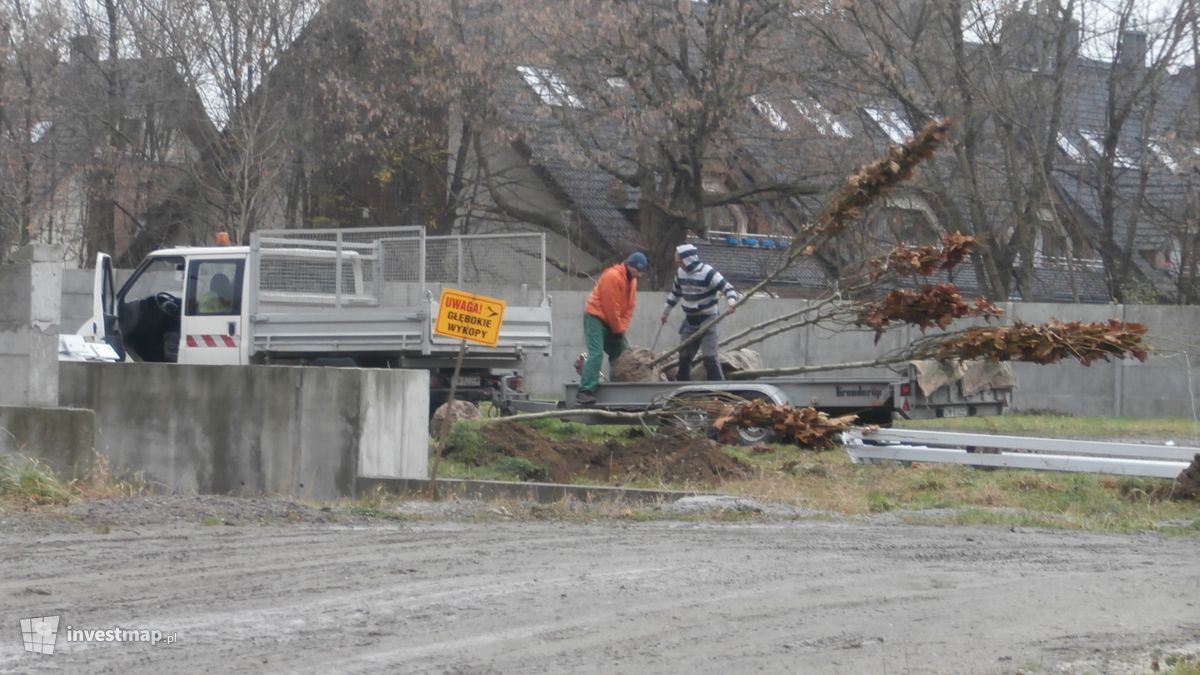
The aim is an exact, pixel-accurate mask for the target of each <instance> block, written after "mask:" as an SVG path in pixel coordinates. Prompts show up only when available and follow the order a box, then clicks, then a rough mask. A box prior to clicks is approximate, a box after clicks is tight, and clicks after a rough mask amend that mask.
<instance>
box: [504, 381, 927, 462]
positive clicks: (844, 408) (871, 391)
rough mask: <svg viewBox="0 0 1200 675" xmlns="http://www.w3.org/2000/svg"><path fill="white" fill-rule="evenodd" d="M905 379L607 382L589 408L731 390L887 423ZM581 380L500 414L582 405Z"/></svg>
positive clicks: (745, 433) (629, 408) (651, 405)
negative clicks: (550, 397)
mask: <svg viewBox="0 0 1200 675" xmlns="http://www.w3.org/2000/svg"><path fill="white" fill-rule="evenodd" d="M903 382H904V380H900V379H887V378H818V377H771V378H762V379H758V380H722V381H718V382H606V383H603V384H601V385H600V386H599V387H598V388H597V389H596V403H595V404H594V405H591V406H588V408H589V409H594V410H605V411H612V412H641V411H648V410H653V409H655V408H659V407H661V406H662V405H663V404H665V403H668V402H672V403H678V402H680V401H685V400H688V399H697V398H699V399H703V398H711V397H713V396H714V395H732V396H737V397H740V398H743V399H746V400H754V399H764V400H767V401H770V402H771V403H774V404H776V405H789V406H811V407H813V408H816V409H818V410H821V411H823V412H826V413H829V414H831V415H849V414H855V415H858V416H859V419H860V420H861V421H862V422H863V423H864V424H890V423H891V421H892V416H893V414H894V413H895V412H896V407H895V400H896V399H895V396H896V392H897V391H898V387H899V385H901V384H902V383H903ZM578 391H579V384H578V383H577V382H571V383H568V384H566V385H564V387H563V398H562V400H560V401H543V400H531V399H521V398H510V399H508V400H503V401H501V402H500V404H501V411H502V413H504V414H514V413H517V412H541V411H546V410H554V409H573V408H580V407H581V406H579V405H577V404H576V402H575V395H576V393H578ZM576 419H577V421H581V422H584V423H589V422H591V423H600V422H606V423H609V424H611V423H612V422H611V420H606V419H605V418H603V417H602V416H600V415H597V416H595V417H594V418H591V417H583V418H576ZM772 437H773V434H772V432H771V430H770V429H761V428H755V429H741V430H739V437H738V441H739V442H740V443H743V444H746V445H754V444H756V443H766V442H770V441H771V440H772Z"/></svg>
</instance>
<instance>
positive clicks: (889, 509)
mask: <svg viewBox="0 0 1200 675" xmlns="http://www.w3.org/2000/svg"><path fill="white" fill-rule="evenodd" d="M1064 420H1069V421H1070V424H1066V423H1065V422H1064ZM1168 422H1169V423H1168ZM910 424H911V423H910ZM939 424H940V426H941V428H973V429H975V430H981V431H993V432H996V433H1033V434H1042V435H1050V433H1049V432H1051V431H1056V432H1058V434H1059V435H1065V436H1082V435H1083V434H1082V433H1081V431H1082V429H1084V428H1085V427H1086V428H1088V430H1089V431H1090V432H1092V435H1093V436H1102V437H1105V436H1107V437H1136V436H1138V435H1139V434H1140V435H1142V436H1146V437H1149V436H1151V435H1157V436H1158V437H1160V438H1161V437H1163V433H1164V430H1167V431H1168V432H1169V431H1176V432H1178V431H1181V430H1184V429H1187V428H1188V427H1189V426H1190V425H1191V423H1190V422H1187V423H1186V424H1185V423H1184V421H1181V420H1169V421H1164V420H1101V419H1092V418H1066V417H1057V416H1047V415H1030V416H1008V417H998V418H996V417H993V418H969V419H951V420H940V421H936V422H935V423H930V421H928V420H926V421H922V422H921V423H920V425H921V426H924V427H927V428H928V427H935V426H939ZM970 424H974V425H975V426H974V427H969V426H965V425H970ZM531 425H532V426H534V427H535V428H536V429H537V430H538V431H540V432H541V433H542V434H544V435H545V436H547V437H549V438H551V439H556V440H564V441H566V440H571V441H585V440H590V441H593V442H605V441H607V440H610V439H616V440H618V442H620V441H623V440H628V439H630V438H631V435H634V434H637V435H640V434H643V433H645V430H643V429H642V428H640V427H627V426H619V425H615V426H589V425H583V424H579V423H575V422H568V421H563V420H555V419H545V420H538V421H535V422H531ZM480 426H481V425H480V423H479V422H462V423H459V424H456V425H455V427H454V429H453V430H452V432H451V435H450V440H449V443H448V445H447V454H446V460H445V461H444V462H443V464H442V469H441V475H443V476H446V477H455V478H465V479H476V480H502V481H530V480H545V479H546V478H545V473H544V468H543V467H540V466H538V465H537V464H535V463H533V462H531V461H529V460H527V459H521V458H513V457H505V456H503V455H501V454H500V453H499V452H498V449H497V448H496V447H494V445H493V444H492V443H491V441H489V439H488V438H487V437H486V436H485V435H484V434H483V433H481V432H480ZM1177 438H1180V439H1182V437H1181V436H1177ZM1177 442H1180V443H1182V442H1185V441H1184V440H1177ZM725 452H726V454H728V455H730V456H732V457H736V458H737V459H738V460H740V461H741V462H742V463H744V464H745V465H746V466H748V467H750V477H749V478H748V479H744V480H735V481H727V482H724V483H721V484H719V485H706V484H693V483H674V482H665V481H663V480H661V479H657V478H655V477H653V476H642V477H640V478H631V477H630V476H614V478H613V479H612V480H611V481H607V483H606V482H605V481H596V480H595V479H588V478H586V477H583V476H577V477H575V478H574V479H571V480H569V481H568V482H570V483H573V484H576V485H596V484H619V485H622V486H625V487H630V488H648V489H665V490H685V491H699V492H722V493H725V494H733V495H737V496H744V497H751V498H756V499H761V500H766V501H776V502H782V503H787V504H792V505H795V506H798V507H801V508H804V509H808V510H815V511H827V512H832V513H837V514H844V515H863V514H883V513H891V514H893V515H894V517H896V518H898V519H899V520H900V521H901V522H938V523H942V524H945V523H961V524H977V525H979V524H983V525H1018V526H1026V527H1051V528H1071V529H1085V530H1098V531H1145V530H1153V531H1158V532H1162V533H1165V534H1171V535H1175V536H1184V537H1192V538H1200V502H1195V501H1183V500H1179V499H1175V498H1173V497H1174V495H1172V494H1171V486H1172V483H1171V481H1167V480H1158V479H1149V478H1127V477H1119V476H1106V475H1095V474H1075V473H1056V472H1039V471H1026V470H1007V469H998V470H981V469H976V468H972V467H968V466H958V465H949V464H946V465H940V464H919V463H918V464H913V465H902V464H899V463H882V464H865V465H862V464H852V463H851V462H850V460H849V458H848V457H847V455H846V453H845V452H844V451H842V450H833V451H826V452H812V451H805V450H800V449H798V448H795V447H793V446H788V445H770V446H766V447H765V448H762V447H759V448H755V449H748V448H742V447H732V446H731V447H727V448H725ZM642 517H653V516H648V515H647V516H642Z"/></svg>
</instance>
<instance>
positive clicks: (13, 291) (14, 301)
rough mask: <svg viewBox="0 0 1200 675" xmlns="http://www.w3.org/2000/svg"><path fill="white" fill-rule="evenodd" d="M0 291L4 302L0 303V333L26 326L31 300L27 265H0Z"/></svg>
mask: <svg viewBox="0 0 1200 675" xmlns="http://www.w3.org/2000/svg"><path fill="white" fill-rule="evenodd" d="M0 289H4V302H0V331H7V330H13V329H15V328H17V327H22V326H25V325H26V324H28V323H29V316H30V298H31V296H30V293H29V290H30V267H29V265H28V264H23V263H13V264H9V265H0Z"/></svg>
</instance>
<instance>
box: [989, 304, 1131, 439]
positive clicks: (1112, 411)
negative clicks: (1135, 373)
mask: <svg viewBox="0 0 1200 675" xmlns="http://www.w3.org/2000/svg"><path fill="white" fill-rule="evenodd" d="M1122 311H1123V308H1122V307H1120V306H1118V305H1062V304H1048V303H1013V304H1012V309H1011V312H1010V313H1009V319H1010V320H1012V321H1017V320H1020V321H1024V322H1026V323H1044V322H1047V321H1050V320H1052V319H1058V320H1061V321H1108V320H1109V319H1120V318H1121V314H1122ZM1119 368H1120V367H1119V366H1118V365H1117V364H1114V363H1105V362H1103V361H1101V362H1097V363H1093V364H1092V365H1091V366H1088V367H1084V366H1083V365H1080V364H1079V363H1078V362H1075V361H1064V362H1062V363H1058V364H1053V365H1048V366H1039V365H1036V364H1030V363H1015V364H1013V371H1014V372H1015V373H1016V376H1017V388H1016V390H1015V391H1014V392H1013V403H1012V407H1013V410H1014V411H1017V412H1020V411H1028V410H1043V411H1053V412H1059V413H1065V414H1069V415H1119V414H1120V412H1119V410H1120V404H1119V399H1120V387H1121V383H1120V379H1119V373H1120V370H1119Z"/></svg>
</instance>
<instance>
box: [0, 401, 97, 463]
mask: <svg viewBox="0 0 1200 675" xmlns="http://www.w3.org/2000/svg"><path fill="white" fill-rule="evenodd" d="M95 438H96V415H95V414H94V413H93V412H92V411H91V410H79V409H74V408H29V407H18V406H0V454H3V453H19V454H22V455H24V456H26V457H34V458H37V459H38V460H41V461H42V462H45V463H46V464H47V465H49V466H50V467H51V468H53V469H54V470H55V471H57V472H58V473H59V474H60V475H62V476H64V477H66V478H74V477H77V476H83V475H85V474H86V473H87V470H88V469H89V468H90V467H91V466H92V462H93V460H94V459H95V453H94V452H93V448H94V447H95Z"/></svg>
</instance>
